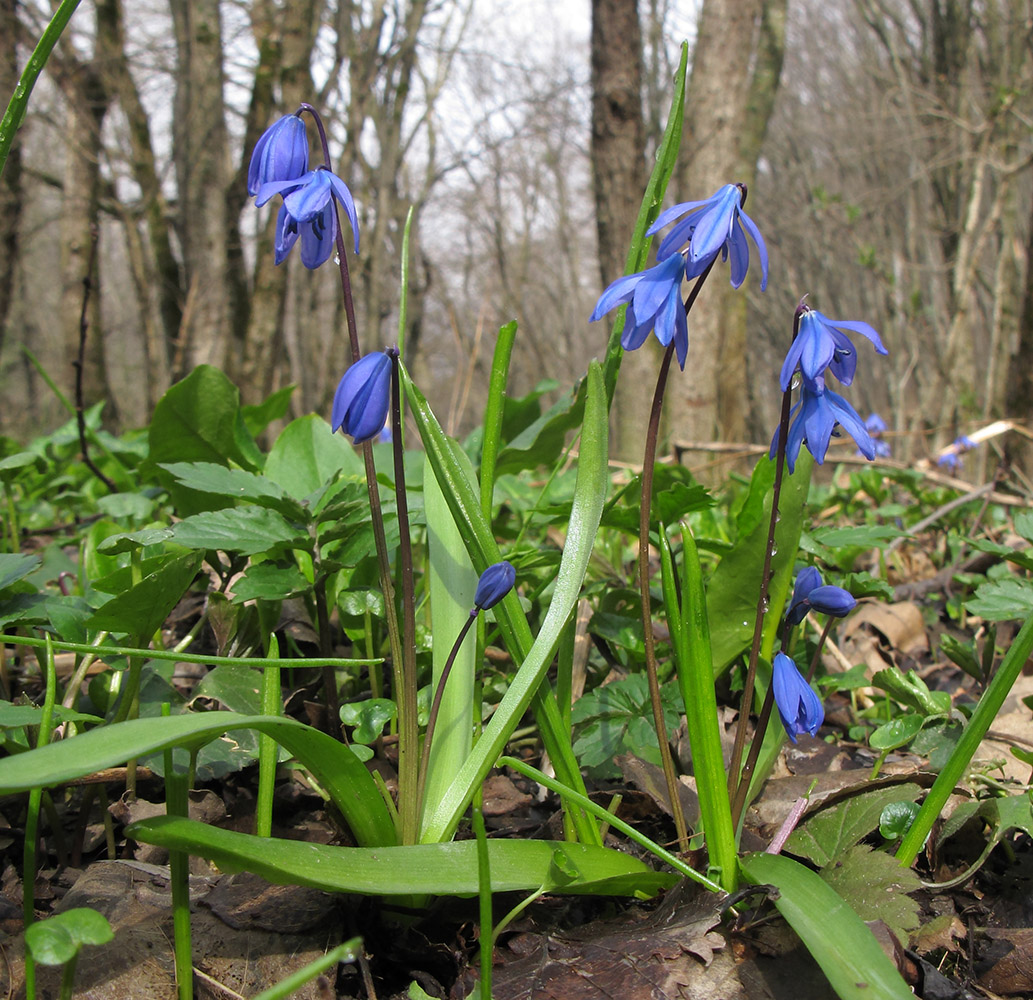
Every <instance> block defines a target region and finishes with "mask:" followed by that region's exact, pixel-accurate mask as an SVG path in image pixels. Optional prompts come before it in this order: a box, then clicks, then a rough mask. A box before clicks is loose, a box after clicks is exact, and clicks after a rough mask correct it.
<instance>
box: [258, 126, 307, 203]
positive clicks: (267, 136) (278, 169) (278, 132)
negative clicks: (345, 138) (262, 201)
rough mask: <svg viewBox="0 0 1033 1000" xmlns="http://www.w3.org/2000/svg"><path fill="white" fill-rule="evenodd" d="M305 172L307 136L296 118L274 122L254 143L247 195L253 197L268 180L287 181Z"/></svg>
mask: <svg viewBox="0 0 1033 1000" xmlns="http://www.w3.org/2000/svg"><path fill="white" fill-rule="evenodd" d="M307 170H308V133H307V132H306V131H305V123H304V122H303V121H302V120H301V119H300V118H299V117H298V116H297V115H284V117H283V118H281V119H280V120H279V121H277V122H273V124H272V125H270V126H269V128H267V129H266V130H265V131H264V132H263V133H262V135H261V137H260V138H259V140H258V142H256V143H255V149H254V152H253V153H252V154H251V163H250V165H249V166H248V171H247V193H248V194H249V195H251V197H252V198H253V197H254V196H255V195H256V194H258V191H259V188H261V186H262V185H263V184H268V183H269V182H270V181H288V180H295V179H296V178H298V177H301V175H302V174H304V173H305V172H306V171H307Z"/></svg>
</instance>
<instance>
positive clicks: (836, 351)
mask: <svg viewBox="0 0 1033 1000" xmlns="http://www.w3.org/2000/svg"><path fill="white" fill-rule="evenodd" d="M844 330H850V331H852V332H853V333H859V334H861V336H862V337H867V338H868V339H869V340H870V341H871V342H872V343H873V344H874V345H875V350H876V351H877V352H878V353H879V354H888V353H889V351H887V350H886V348H885V347H884V346H883V343H882V340H881V339H880V338H879V334H878V333H877V332H876V331H875V329H874V327H871V326H869V325H868V324H867V323H861V322H858V321H855V320H842V319H829V318H828V317H827V316H824V315H822V314H821V313H820V312H818V310H817V309H811V308H809V307H808V306H806V305H803V306H801V312H800V328H799V331H798V332H797V335H796V339H795V340H794V341H793V343H792V346H791V347H790V348H789V353H788V354H786V358H785V361H784V363H783V364H782V375H781V379H780V381H781V385H782V391H783V392H785V391H786V390H787V389H788V388H789V385H790V383H791V382H792V379H793V372H795V371H796V370H797V368H799V369H800V371H801V372H802V373H803V377H804V378H805V379H810V380H811V381H814V380H815V379H817V378H822V377H824V375H825V370H826V369H828V370H829V371H831V372H832V374H833V375H835V376H836V378H837V379H839V381H840V382H841V383H842V384H843V385H850V383H851V382H852V381H853V380H854V372H855V371H856V370H857V352H856V351H855V350H854V345H853V343H852V342H851V340H850V338H849V337H848V336H847V335H846V334H845V333H843V331H844ZM885 429H886V428H885V425H884V426H883V430H885Z"/></svg>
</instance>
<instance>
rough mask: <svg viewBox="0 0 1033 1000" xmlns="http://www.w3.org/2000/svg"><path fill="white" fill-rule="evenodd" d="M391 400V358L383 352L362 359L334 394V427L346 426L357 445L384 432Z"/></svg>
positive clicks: (346, 374) (347, 374) (343, 379)
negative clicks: (383, 428)
mask: <svg viewBox="0 0 1033 1000" xmlns="http://www.w3.org/2000/svg"><path fill="white" fill-rule="evenodd" d="M390 401H391V359H390V358H389V357H388V356H387V355H386V354H384V353H383V352H382V351H374V352H373V353H371V354H367V355H366V356H365V357H362V358H359V360H358V361H356V362H355V364H353V365H352V366H351V368H349V369H348V370H347V371H346V372H345V373H344V378H342V379H341V381H340V383H339V385H338V386H337V392H336V393H334V409H333V417H332V418H331V421H330V426H331V427H333V429H334V431H337V430H338V429H339V428H344V433H345V434H347V435H349V436H350V437H351V438H352V440H353V441H354V442H355V443H356V444H362V442H363V441H368V440H369V439H370V438H372V437H375V436H376V435H377V434H379V433H380V430H381V428H382V427H383V426H384V421H385V420H386V419H387V407H388V404H389V403H390Z"/></svg>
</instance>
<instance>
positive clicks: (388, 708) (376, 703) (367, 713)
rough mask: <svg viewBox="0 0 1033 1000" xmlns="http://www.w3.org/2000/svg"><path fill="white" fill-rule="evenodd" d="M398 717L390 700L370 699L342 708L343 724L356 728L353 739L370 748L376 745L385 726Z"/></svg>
mask: <svg viewBox="0 0 1033 1000" xmlns="http://www.w3.org/2000/svg"><path fill="white" fill-rule="evenodd" d="M396 715H398V709H397V707H396V706H395V703H394V702H393V701H391V699H390V698H368V699H367V700H366V701H353V702H351V703H350V704H348V705H342V706H341V722H343V723H344V724H345V725H346V726H354V727H355V728H354V732H353V733H352V739H353V740H355V742H356V743H363V744H365V745H366V746H369V745H370V744H371V743H375V742H376V741H377V739H378V738H379V736H380V734H381V733H382V732H383V731H384V726H386V725H387V724H388V723H389V722H392V721H393V720H394V718H395V716H396Z"/></svg>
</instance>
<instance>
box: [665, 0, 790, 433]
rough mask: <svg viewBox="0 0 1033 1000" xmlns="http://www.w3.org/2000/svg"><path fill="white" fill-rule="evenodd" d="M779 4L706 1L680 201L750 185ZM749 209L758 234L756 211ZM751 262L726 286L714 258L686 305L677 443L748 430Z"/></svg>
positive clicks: (776, 64)
mask: <svg viewBox="0 0 1033 1000" xmlns="http://www.w3.org/2000/svg"><path fill="white" fill-rule="evenodd" d="M785 8H786V0H706V2H705V3H704V5H703V10H702V13H701V15H700V21H699V26H698V29H697V35H696V47H695V52H694V54H693V60H692V73H691V76H690V79H689V83H688V94H687V99H686V103H685V107H686V123H685V134H686V137H687V141H688V142H689V143H690V144H691V145H690V147H689V149H688V150H687V155H686V156H685V158H684V160H683V163H684V169H683V172H682V183H681V190H680V191H679V192H678V195H677V197H678V198H679V200H690V199H692V200H695V199H700V198H706V197H708V196H709V195H710V194H712V193H713V192H714V191H716V190H717V189H718V188H719V187H721V185H723V184H729V183H736V182H742V183H745V184H746V185H747V186H749V185H750V184H751V183H752V182H753V179H754V177H755V175H756V167H757V158H758V156H759V154H760V145H761V143H762V141H763V138H764V133H765V131H766V129H767V122H768V119H769V117H770V114H771V108H772V105H773V103H774V95H775V91H776V89H777V86H778V80H779V75H780V72H781V65H782V54H783V51H784V43H785ZM729 53H735V57H734V58H729V55H728V54H729ZM683 147H684V142H683ZM753 208H754V206H752V205H749V206H748V207H747V211H751V212H752V210H753ZM752 214H753V218H754V219H755V221H758V225H759V226H760V227H761V230H762V231H763V216H762V215H761V216H760V217H759V220H758V215H757V214H756V213H752ZM756 265H757V259H756V256H755V255H753V256H752V265H751V268H750V277H749V279H748V281H747V285H746V286H744V287H743V288H742V289H739V290H738V291H734V290H733V289H731V288H730V286H729V284H728V270H727V265H724V264H722V263H720V262H719V263H718V265H717V267H716V268H715V271H714V273H713V274H712V275H711V277H710V279H709V280H708V282H707V288H706V289H705V290H704V292H703V294H702V295H701V296H700V299H699V302H698V304H697V306H696V308H695V309H694V310H693V313H692V316H691V317H690V320H689V361H688V363H687V366H686V367H687V368H691V372H692V374H691V377H675V378H673V379H672V382H671V387H670V392H671V395H672V396H673V400H672V402H673V406H672V410H671V418H670V419H671V428H672V431H673V432H674V434H675V435H676V436H677V437H678V438H679V439H681V440H684V441H712V440H732V441H741V440H743V439H744V437H745V435H746V417H747V413H748V412H749V408H748V405H747V397H748V387H747V380H746V379H745V377H744V376H745V364H744V360H745V358H746V354H747V351H746V298H745V295H746V288H748V287H756V286H757V284H758V282H759V269H758V268H757V266H756ZM787 346H788V345H787Z"/></svg>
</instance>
